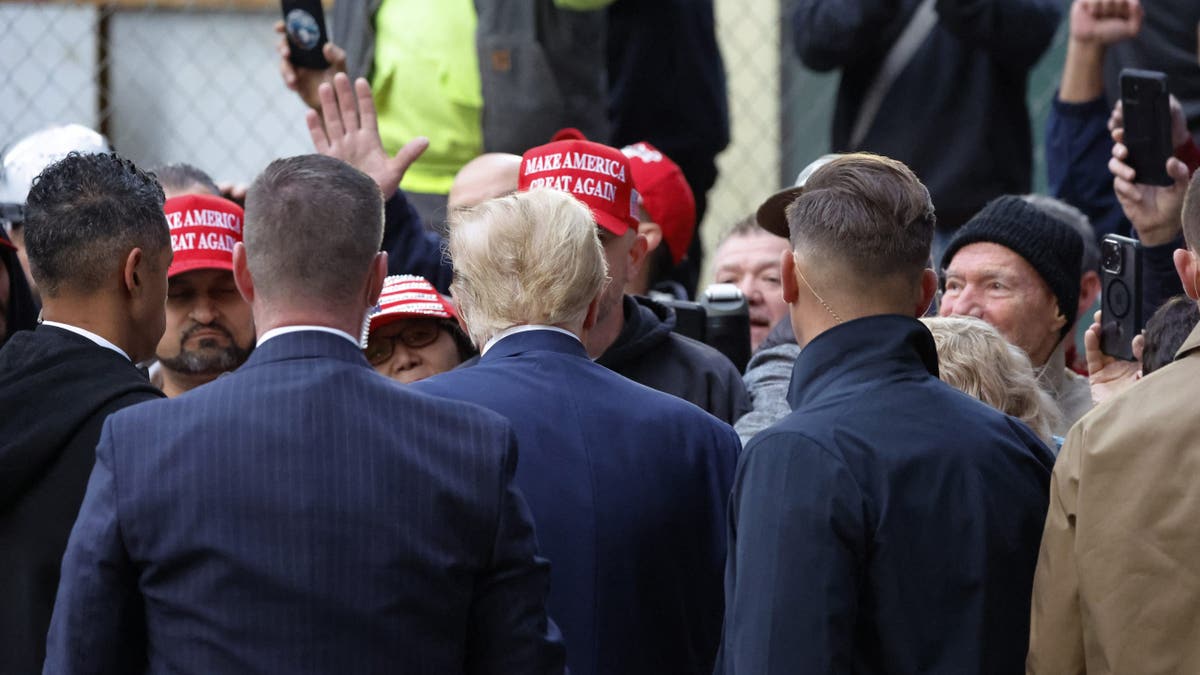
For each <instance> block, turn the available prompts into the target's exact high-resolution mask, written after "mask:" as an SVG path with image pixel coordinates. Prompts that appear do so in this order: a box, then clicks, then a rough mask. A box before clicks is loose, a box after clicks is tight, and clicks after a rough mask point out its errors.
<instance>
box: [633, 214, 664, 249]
mask: <svg viewBox="0 0 1200 675" xmlns="http://www.w3.org/2000/svg"><path fill="white" fill-rule="evenodd" d="M638 234H640V235H642V236H643V237H645V238H646V253H654V252H655V251H656V250H658V247H659V245H660V244H662V240H663V231H662V227H660V226H659V224H658V223H655V222H653V221H645V220H643V221H642V222H640V223H638Z"/></svg>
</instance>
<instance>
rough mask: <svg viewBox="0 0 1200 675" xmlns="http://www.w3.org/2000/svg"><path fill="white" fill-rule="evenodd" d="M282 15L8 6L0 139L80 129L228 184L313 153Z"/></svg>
mask: <svg viewBox="0 0 1200 675" xmlns="http://www.w3.org/2000/svg"><path fill="white" fill-rule="evenodd" d="M278 14H279V9H278V3H276V2H270V1H266V0H261V1H257V2H253V1H247V0H236V1H235V0H223V1H220V2H214V1H212V0H209V1H207V2H180V1H178V0H176V1H171V0H158V2H131V1H129V0H126V1H124V2H56V3H45V2H39V3H23V2H0V30H3V34H4V40H3V44H2V46H0V92H2V93H0V101H3V105H0V141H2V142H4V143H10V142H12V141H13V140H15V139H17V138H19V137H20V136H21V135H23V134H25V133H28V132H30V131H33V130H36V129H38V128H41V127H43V126H46V125H48V124H54V123H67V122H78V123H81V124H84V125H86V126H89V127H91V128H94V129H96V130H98V131H101V132H102V133H104V134H105V135H106V136H108V138H109V139H110V140H111V142H112V144H113V146H114V147H115V148H116V149H118V150H119V151H120V152H122V153H123V154H126V155H128V156H129V157H130V158H132V159H133V160H134V161H136V162H138V163H139V164H141V165H144V166H154V165H158V164H163V163H169V162H180V161H186V162H189V163H192V164H195V165H196V166H199V167H200V168H202V169H204V170H206V171H207V172H209V173H211V174H212V175H213V176H214V177H215V178H217V179H218V180H231V181H245V180H247V179H249V178H251V177H253V176H254V174H255V173H256V172H257V171H259V170H260V169H261V168H262V167H263V166H265V164H266V163H267V162H268V161H270V160H271V159H273V158H275V157H279V156H284V155H289V154H297V153H301V152H306V151H311V150H310V147H311V146H310V144H309V141H308V137H307V131H306V129H305V124H304V108H303V105H302V104H301V103H300V102H299V100H298V99H297V98H296V97H295V96H294V95H292V93H291V92H289V91H287V90H286V89H285V88H284V87H283V84H282V83H281V81H280V78H279V72H278V67H277V59H278V56H277V54H276V52H275V48H274V33H273V32H272V30H271V26H272V24H273V22H274V21H275V20H276V19H277V17H278Z"/></svg>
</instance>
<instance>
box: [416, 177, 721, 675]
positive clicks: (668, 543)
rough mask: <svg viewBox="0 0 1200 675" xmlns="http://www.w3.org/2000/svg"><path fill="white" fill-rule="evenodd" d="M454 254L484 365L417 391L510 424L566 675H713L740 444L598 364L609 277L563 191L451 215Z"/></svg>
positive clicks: (537, 192)
mask: <svg viewBox="0 0 1200 675" xmlns="http://www.w3.org/2000/svg"><path fill="white" fill-rule="evenodd" d="M450 254H451V257H452V259H453V261H454V283H453V285H452V286H451V290H452V291H453V293H454V298H455V300H456V302H457V303H458V309H459V316H460V318H461V320H462V321H463V322H464V323H465V324H466V328H467V331H468V333H469V334H470V336H471V339H472V340H473V341H474V342H475V344H476V345H477V346H478V347H479V348H480V350H481V351H482V357H481V358H480V361H479V364H478V365H476V366H475V367H472V368H466V369H459V370H455V371H451V372H449V373H444V374H442V375H437V376H434V377H432V378H429V379H428V380H423V381H421V382H418V383H416V384H414V385H413V387H414V388H415V389H417V390H420V391H423V392H424V393H431V394H434V395H437V396H443V397H448V398H454V399H459V400H463V401H469V402H472V403H478V404H481V405H483V406H484V407H486V408H490V409H492V410H495V411H496V412H499V413H500V414H501V415H504V416H505V417H507V418H509V420H510V421H511V422H512V424H513V427H514V429H515V431H516V434H517V438H518V441H519V444H520V447H521V461H520V464H519V465H518V467H517V485H518V487H520V488H521V490H522V492H523V493H524V494H525V496H526V498H527V499H528V501H529V506H530V510H531V511H532V513H533V518H534V522H535V523H536V526H537V536H538V542H539V544H540V546H541V551H542V553H543V554H544V555H545V556H546V557H547V558H549V559H550V562H551V586H550V600H549V610H550V615H551V616H552V617H553V618H554V620H555V622H557V624H558V625H559V627H560V628H561V629H562V631H563V636H564V638H565V639H566V641H567V643H568V644H569V645H570V647H569V649H568V651H567V665H568V666H569V667H570V670H571V672H572V673H576V675H579V674H583V675H591V674H592V673H612V672H621V673H629V674H638V673H646V674H650V673H667V672H687V673H698V672H709V671H711V669H712V665H713V659H714V656H715V654H716V649H717V640H718V637H719V633H720V626H721V614H722V610H723V605H722V601H721V572H722V568H723V558H722V556H723V555H724V551H725V536H724V524H723V523H724V513H725V504H726V495H727V494H728V493H729V488H730V480H731V478H732V476H733V468H734V464H735V462H736V458H737V453H738V450H739V443H738V439H737V436H736V435H735V434H734V433H733V430H732V429H731V428H730V427H729V426H728V425H726V424H724V423H722V422H720V421H719V420H717V419H716V418H714V417H712V416H711V415H709V414H707V413H705V412H704V411H702V410H701V409H699V408H697V407H696V406H694V405H692V404H690V403H687V402H685V401H682V400H680V399H678V398H675V397H673V396H670V395H667V394H663V393H661V392H657V391H654V390H652V389H649V388H647V387H644V386H642V385H639V384H636V383H634V382H632V381H630V380H628V379H626V378H624V377H621V376H620V375H617V374H616V373H614V372H612V371H611V370H609V369H607V368H605V367H603V366H601V365H598V364H596V363H594V362H592V360H591V359H590V358H588V354H587V350H586V349H585V347H584V343H585V341H586V338H587V335H588V332H589V331H590V330H591V329H592V327H593V326H595V324H596V314H597V310H598V307H599V304H600V302H601V301H602V297H603V291H604V288H605V285H606V284H607V283H611V281H610V280H609V279H608V278H607V265H606V263H605V257H604V250H603V248H602V247H601V244H600V240H599V238H598V236H597V233H596V225H595V222H594V221H593V219H592V216H591V214H590V213H589V211H588V208H587V207H586V206H584V205H583V204H582V203H580V202H579V201H576V200H575V199H574V198H572V197H571V196H570V195H569V194H565V193H563V192H559V191H554V190H548V189H544V188H542V189H538V188H535V189H533V190H532V191H530V192H526V193H521V194H517V195H514V196H510V197H504V198H501V199H497V200H493V201H490V202H487V203H484V204H482V205H480V206H478V207H475V208H474V209H470V210H466V211H462V212H459V213H457V214H455V215H454V216H453V217H452V219H451V227H450Z"/></svg>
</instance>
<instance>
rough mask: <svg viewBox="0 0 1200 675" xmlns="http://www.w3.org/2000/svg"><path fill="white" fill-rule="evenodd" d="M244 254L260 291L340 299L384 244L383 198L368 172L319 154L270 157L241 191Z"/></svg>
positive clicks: (359, 279) (322, 300)
mask: <svg viewBox="0 0 1200 675" xmlns="http://www.w3.org/2000/svg"><path fill="white" fill-rule="evenodd" d="M244 232H245V244H246V257H247V262H248V264H249V267H250V274H251V276H252V277H253V278H254V284H255V286H256V287H257V288H259V289H261V290H262V292H263V294H264V295H270V296H273V297H280V298H282V297H284V296H290V297H293V298H296V299H297V300H308V301H310V302H318V303H324V304H326V305H330V304H339V303H342V302H345V301H346V300H348V299H349V298H350V296H352V295H353V294H354V293H356V292H357V291H358V290H359V288H360V287H361V286H362V285H363V284H364V283H366V279H367V275H368V274H369V272H370V265H371V260H372V259H373V258H374V257H375V254H376V253H377V252H378V251H379V246H380V244H381V243H382V242H383V196H382V195H381V194H380V192H379V186H378V185H376V184H375V181H374V180H372V179H371V177H370V176H368V175H367V174H365V173H363V172H361V171H359V170H358V169H355V168H354V167H352V166H350V165H349V164H346V163H345V162H342V161H341V160H337V159H333V158H332V157H325V156H324V155H301V156H299V157H289V158H287V159H277V160H275V161H274V162H271V164H270V165H268V166H267V168H266V169H264V170H263V172H262V173H261V174H259V175H258V177H257V178H255V179H254V183H253V184H252V185H251V186H250V189H249V190H248V191H247V193H246V220H245V230H244Z"/></svg>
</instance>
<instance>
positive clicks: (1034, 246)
mask: <svg viewBox="0 0 1200 675" xmlns="http://www.w3.org/2000/svg"><path fill="white" fill-rule="evenodd" d="M980 242H990V243H993V244H999V245H1001V246H1003V247H1005V248H1007V249H1011V250H1012V251H1013V252H1014V253H1016V254H1017V255H1019V256H1021V257H1022V258H1024V259H1025V261H1026V262H1028V263H1029V264H1030V265H1031V266H1033V269H1035V270H1037V272H1038V274H1039V275H1041V277H1042V279H1044V280H1045V281H1046V285H1047V286H1049V287H1050V291H1051V292H1053V293H1054V297H1055V298H1057V299H1058V310H1059V311H1060V312H1062V315H1063V316H1065V317H1067V323H1066V324H1065V325H1064V326H1063V327H1062V332H1061V335H1063V336H1065V335H1066V334H1067V333H1069V332H1070V331H1071V329H1072V328H1073V327H1074V326H1075V314H1076V312H1077V311H1078V308H1079V266H1080V265H1081V264H1082V262H1083V238H1082V237H1081V236H1079V233H1078V232H1076V231H1075V228H1073V227H1071V226H1070V225H1067V224H1066V223H1064V222H1062V221H1060V220H1059V219H1057V218H1055V217H1053V216H1051V215H1050V214H1048V213H1046V212H1045V211H1043V210H1041V209H1039V208H1038V207H1036V206H1034V205H1032V204H1030V203H1028V202H1026V201H1025V200H1024V199H1021V198H1020V197H1015V196H1012V195H1005V196H1003V197H997V198H996V199H993V200H992V201H991V202H989V203H988V205H987V206H985V207H983V210H982V211H980V212H979V213H977V214H975V216H974V217H973V218H971V220H969V221H967V224H966V225H963V226H962V228H961V229H959V231H958V232H957V233H956V234H955V235H954V238H953V239H951V240H950V245H949V246H947V247H946V252H945V253H943V254H942V269H943V270H944V269H946V268H947V267H949V266H950V261H951V260H953V259H954V254H955V253H958V251H959V249H961V248H962V247H964V246H967V245H968V244H977V243H980Z"/></svg>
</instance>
